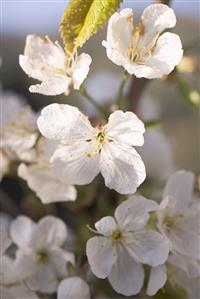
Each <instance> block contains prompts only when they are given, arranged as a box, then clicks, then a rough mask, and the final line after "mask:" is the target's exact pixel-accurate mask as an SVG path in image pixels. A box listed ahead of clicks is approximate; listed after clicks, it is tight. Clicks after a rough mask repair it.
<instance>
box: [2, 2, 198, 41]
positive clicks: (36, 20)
mask: <svg viewBox="0 0 200 299" xmlns="http://www.w3.org/2000/svg"><path fill="white" fill-rule="evenodd" d="M67 2H68V1H66V0H65V1H63V0H61V1H60V0H56V1H55V0H48V1H45V0H35V1H31V0H26V1H18V0H12V1H10V0H1V30H2V33H3V34H4V35H11V36H12V35H15V36H16V35H22V36H24V35H26V34H28V33H36V34H41V33H42V34H50V33H51V34H52V33H57V30H58V24H59V21H60V18H61V16H62V13H63V10H64V9H65V7H66V5H67ZM152 2H153V1H146V0H145V1H144V0H125V1H124V3H123V4H122V7H133V8H134V10H135V11H136V13H141V12H142V10H143V8H144V7H145V6H147V5H148V4H150V3H152ZM172 7H173V8H174V10H175V11H176V14H177V15H178V16H188V17H189V18H195V19H197V18H199V16H200V1H199V0H195V1H190V0H175V1H172Z"/></svg>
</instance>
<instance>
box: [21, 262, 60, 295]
mask: <svg viewBox="0 0 200 299" xmlns="http://www.w3.org/2000/svg"><path fill="white" fill-rule="evenodd" d="M27 286H28V287H29V288H30V289H31V290H33V291H38V292H41V293H47V294H52V293H55V292H56V289H57V286H58V280H57V278H56V276H55V273H54V270H53V269H52V268H51V267H50V265H49V264H47V263H40V264H38V265H37V269H36V272H35V274H34V275H33V276H32V277H30V278H29V279H28V280H27Z"/></svg>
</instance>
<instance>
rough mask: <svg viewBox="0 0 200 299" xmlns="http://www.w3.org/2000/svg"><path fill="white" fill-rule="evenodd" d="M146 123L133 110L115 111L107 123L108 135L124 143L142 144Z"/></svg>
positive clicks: (106, 130)
mask: <svg viewBox="0 0 200 299" xmlns="http://www.w3.org/2000/svg"><path fill="white" fill-rule="evenodd" d="M144 131H145V128H144V124H143V122H142V121H141V120H139V118H138V117H137V116H136V115H135V114H134V113H133V112H123V111H120V110H119V111H115V112H114V113H112V114H111V115H110V117H109V120H108V124H107V125H106V129H105V132H106V134H107V135H106V136H108V137H111V138H113V139H114V140H117V141H119V142H122V143H126V144H129V145H133V146H141V145H143V143H144V137H143V133H144Z"/></svg>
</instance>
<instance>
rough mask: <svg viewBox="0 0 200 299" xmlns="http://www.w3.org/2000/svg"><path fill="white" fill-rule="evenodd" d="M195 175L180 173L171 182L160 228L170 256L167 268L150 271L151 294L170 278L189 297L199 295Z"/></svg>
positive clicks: (199, 241) (199, 230) (160, 211)
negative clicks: (167, 244) (166, 241)
mask: <svg viewBox="0 0 200 299" xmlns="http://www.w3.org/2000/svg"><path fill="white" fill-rule="evenodd" d="M193 189H194V175H193V174H192V173H191V172H189V171H178V172H176V173H175V174H174V175H172V176H171V177H170V179H169V180H168V182H167V184H166V187H165V190H164V195H163V200H162V202H161V204H160V208H159V209H158V210H157V211H156V214H157V219H158V224H157V226H158V228H159V230H160V232H161V233H162V234H163V235H164V236H165V238H166V239H167V240H168V243H169V246H170V251H171V254H170V257H169V259H168V260H167V263H166V264H165V265H161V266H158V267H155V268H152V269H151V273H150V280H149V283H148V288H147V293H148V295H150V296H152V295H154V294H155V293H156V292H157V291H158V290H159V289H160V288H162V287H163V286H164V285H165V283H166V281H167V279H169V281H170V282H171V284H172V285H178V286H179V287H181V288H184V289H186V291H187V293H188V294H189V296H190V297H189V298H192V299H197V298H198V294H199V292H200V288H199V282H200V255H199V254H200V222H199V218H200V206H199V201H198V199H196V200H193V199H192V192H193Z"/></svg>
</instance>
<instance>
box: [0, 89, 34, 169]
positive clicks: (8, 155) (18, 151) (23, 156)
mask: <svg viewBox="0 0 200 299" xmlns="http://www.w3.org/2000/svg"><path fill="white" fill-rule="evenodd" d="M0 105H1V106H2V111H3V113H2V114H1V124H2V130H1V144H0V147H1V152H2V155H1V160H2V162H1V164H2V166H1V168H2V172H5V171H6V169H7V167H8V163H9V160H23V161H27V162H30V161H32V160H33V159H34V158H35V150H34V145H35V143H36V141H37V138H38V135H39V132H38V130H37V126H36V114H35V113H34V112H33V111H32V110H31V108H30V107H29V106H28V105H26V104H25V102H24V101H23V98H21V97H19V96H17V95H15V94H13V93H9V92H5V93H4V94H3V97H2V98H1V99H0ZM6 159H7V160H8V161H6ZM3 163H4V164H3Z"/></svg>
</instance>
